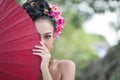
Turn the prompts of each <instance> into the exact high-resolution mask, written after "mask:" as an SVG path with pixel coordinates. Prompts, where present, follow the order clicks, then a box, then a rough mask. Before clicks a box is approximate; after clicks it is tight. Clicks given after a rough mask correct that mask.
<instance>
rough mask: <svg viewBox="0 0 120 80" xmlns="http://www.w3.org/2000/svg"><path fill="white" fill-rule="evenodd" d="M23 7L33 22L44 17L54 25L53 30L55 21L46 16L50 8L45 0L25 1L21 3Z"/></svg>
mask: <svg viewBox="0 0 120 80" xmlns="http://www.w3.org/2000/svg"><path fill="white" fill-rule="evenodd" d="M23 8H24V9H25V10H26V12H27V13H28V14H29V16H30V17H31V19H32V20H33V21H34V22H35V21H36V20H38V19H45V20H48V21H50V22H51V24H52V25H53V27H54V32H55V29H56V22H55V20H54V19H53V18H52V17H50V16H48V13H50V11H51V8H50V6H49V5H48V3H47V2H46V1H45V0H32V1H30V2H25V3H24V4H23Z"/></svg>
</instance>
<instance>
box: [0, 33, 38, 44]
mask: <svg viewBox="0 0 120 80" xmlns="http://www.w3.org/2000/svg"><path fill="white" fill-rule="evenodd" d="M33 34H36V33H31V34H29V35H25V36H22V37H19V38H16V39H13V40H10V41H6V42H2V43H1V42H0V44H4V43H9V42H11V41H15V40H18V39H22V38H24V37H27V36H30V35H33Z"/></svg>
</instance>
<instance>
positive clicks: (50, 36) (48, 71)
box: [23, 0, 75, 80]
mask: <svg viewBox="0 0 120 80" xmlns="http://www.w3.org/2000/svg"><path fill="white" fill-rule="evenodd" d="M23 8H24V9H25V10H26V12H27V13H28V14H29V15H30V17H31V18H32V20H33V21H34V23H35V26H36V29H37V31H38V34H39V37H40V45H35V48H34V49H33V54H34V55H37V56H40V57H41V58H42V62H41V67H40V68H41V74H42V75H41V76H40V77H39V80H74V78H75V64H74V62H72V61H69V60H56V59H53V58H52V56H51V54H50V51H51V50H52V48H53V43H54V39H55V38H56V37H57V36H59V34H60V31H61V30H62V28H63V25H64V19H63V18H62V17H60V12H57V7H56V6H55V5H53V6H52V7H51V8H50V7H49V5H48V3H47V2H46V1H45V0H32V1H30V0H28V1H27V2H26V3H24V4H23Z"/></svg>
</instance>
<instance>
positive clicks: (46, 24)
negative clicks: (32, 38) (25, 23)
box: [35, 20, 54, 34]
mask: <svg viewBox="0 0 120 80" xmlns="http://www.w3.org/2000/svg"><path fill="white" fill-rule="evenodd" d="M35 26H36V29H37V31H38V33H39V34H45V33H48V32H52V33H53V31H54V30H53V26H52V24H51V23H50V21H48V20H37V21H35Z"/></svg>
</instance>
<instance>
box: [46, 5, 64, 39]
mask: <svg viewBox="0 0 120 80" xmlns="http://www.w3.org/2000/svg"><path fill="white" fill-rule="evenodd" d="M48 16H50V17H52V18H54V20H55V21H56V25H57V26H56V31H55V37H59V35H60V33H61V31H62V29H63V28H64V18H62V17H61V13H60V11H58V8H57V6H56V5H52V6H51V12H50V14H48Z"/></svg>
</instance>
